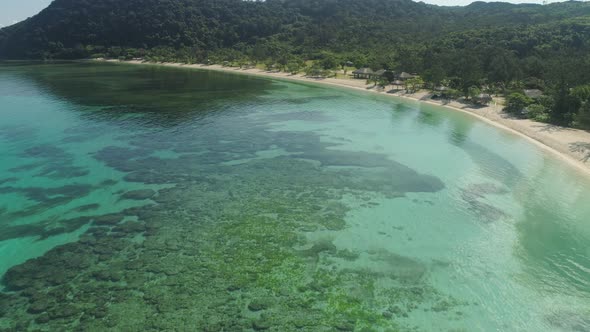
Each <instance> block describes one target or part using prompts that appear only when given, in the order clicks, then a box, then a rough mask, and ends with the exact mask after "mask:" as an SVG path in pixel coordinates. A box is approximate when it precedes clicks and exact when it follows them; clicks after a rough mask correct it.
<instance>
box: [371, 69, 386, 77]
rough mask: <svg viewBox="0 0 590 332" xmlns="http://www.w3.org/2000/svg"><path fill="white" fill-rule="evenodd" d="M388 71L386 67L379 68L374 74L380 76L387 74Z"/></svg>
mask: <svg viewBox="0 0 590 332" xmlns="http://www.w3.org/2000/svg"><path fill="white" fill-rule="evenodd" d="M386 72H387V70H385V69H379V70H377V71H376V72H374V73H373V74H374V75H378V76H383V74H385V73H386Z"/></svg>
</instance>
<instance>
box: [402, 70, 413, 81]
mask: <svg viewBox="0 0 590 332" xmlns="http://www.w3.org/2000/svg"><path fill="white" fill-rule="evenodd" d="M414 77H416V75H412V74H410V73H406V72H405V71H402V73H401V74H399V78H401V79H407V78H414Z"/></svg>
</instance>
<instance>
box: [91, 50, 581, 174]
mask: <svg viewBox="0 0 590 332" xmlns="http://www.w3.org/2000/svg"><path fill="white" fill-rule="evenodd" d="M93 61H101V62H111V63H121V64H132V65H146V66H164V67H174V68H188V69H201V70H211V71H218V72H227V73H235V74H243V75H251V76H259V77H266V78H273V79H282V80H289V81H296V82H304V83H316V84H321V85H328V86H334V87H340V88H346V89H354V90H357V91H364V92H366V93H375V94H379V95H383V96H389V97H393V98H402V99H408V100H412V101H417V102H422V103H427V104H430V105H435V106H440V107H445V108H447V109H450V110H454V111H459V112H461V113H463V114H467V115H469V116H472V117H475V118H477V119H478V120H480V121H483V122H484V123H487V124H488V125H491V126H494V127H496V128H499V129H502V130H505V131H507V132H510V133H512V134H514V135H517V136H519V137H521V138H524V139H526V140H528V141H529V142H531V143H533V144H535V145H536V146H538V147H539V148H541V149H542V150H544V151H546V152H549V153H551V154H553V155H554V156H555V157H557V158H558V159H560V160H561V161H564V162H566V163H567V164H569V165H571V166H573V167H574V168H575V169H577V170H578V171H581V172H583V173H585V175H586V176H590V163H588V162H584V158H585V156H586V155H587V154H590V132H587V131H584V130H580V129H573V128H567V127H560V126H555V125H551V124H546V123H541V122H535V121H532V120H529V119H516V118H511V117H508V116H507V115H506V114H504V113H503V112H502V110H501V105H497V103H496V100H494V102H493V105H489V106H485V107H477V108H474V107H472V106H473V105H469V104H463V103H460V102H457V101H450V102H443V101H440V100H433V99H431V98H430V93H429V92H425V91H420V92H417V93H414V94H406V93H404V92H403V91H397V92H390V91H388V88H387V87H386V88H385V89H383V90H377V89H373V88H371V87H370V86H367V85H366V84H365V80H361V79H341V78H310V77H305V76H303V75H292V74H289V73H284V72H268V71H265V70H261V69H258V68H251V69H240V68H234V67H223V66H220V65H202V64H191V65H189V64H182V63H149V62H143V61H140V60H129V61H119V60H93ZM574 143H582V144H588V146H589V148H588V149H589V151H586V152H580V151H573V150H572V149H571V144H574Z"/></svg>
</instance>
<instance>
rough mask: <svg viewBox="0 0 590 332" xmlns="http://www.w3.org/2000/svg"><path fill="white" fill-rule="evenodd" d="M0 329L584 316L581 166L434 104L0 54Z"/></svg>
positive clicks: (587, 238) (587, 282)
mask: <svg viewBox="0 0 590 332" xmlns="http://www.w3.org/2000/svg"><path fill="white" fill-rule="evenodd" d="M0 156H1V158H0V276H1V285H0V289H1V291H0V331H27V330H29V331H253V330H256V331H261V330H267V331H590V201H589V199H590V180H589V179H588V178H587V177H586V176H584V175H583V174H580V173H578V171H576V170H575V169H573V168H572V167H570V166H569V165H566V164H564V163H563V162H561V161H559V160H557V159H555V158H554V157H553V156H552V155H549V154H548V153H547V152H545V151H543V150H542V149H540V148H539V147H537V146H536V145H534V144H532V143H530V142H528V141H526V140H524V139H522V138H520V137H517V136H515V135H513V134H510V133H507V132H504V131H501V130H498V129H496V128H494V127H491V126H489V125H487V124H485V123H483V122H481V121H478V120H476V119H473V118H471V117H469V116H467V115H465V114H459V113H457V112H454V111H450V110H447V109H444V108H441V107H437V106H433V105H427V104H422V103H418V102H412V101H407V100H401V99H394V98H387V97H384V96H377V95H371V94H365V93H362V92H353V91H349V90H341V89H336V88H327V87H323V86H317V85H312V84H299V83H292V82H284V81H277V80H270V79H262V78H256V77H249V76H245V75H234V74H226V73H217V72H208V71H198V70H186V69H173V68H162V67H155V66H130V65H117V64H97V63H83V62H77V63H76V62H74V63H55V64H42V63H20V62H10V63H0Z"/></svg>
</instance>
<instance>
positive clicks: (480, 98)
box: [473, 93, 493, 105]
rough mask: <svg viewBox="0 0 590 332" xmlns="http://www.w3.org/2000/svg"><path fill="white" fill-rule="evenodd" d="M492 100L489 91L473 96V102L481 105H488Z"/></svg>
mask: <svg viewBox="0 0 590 332" xmlns="http://www.w3.org/2000/svg"><path fill="white" fill-rule="evenodd" d="M492 100H493V99H492V96H490V95H489V94H487V93H480V94H479V95H477V96H476V97H473V102H474V103H475V104H480V105H487V104H489V103H491V102H492Z"/></svg>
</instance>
